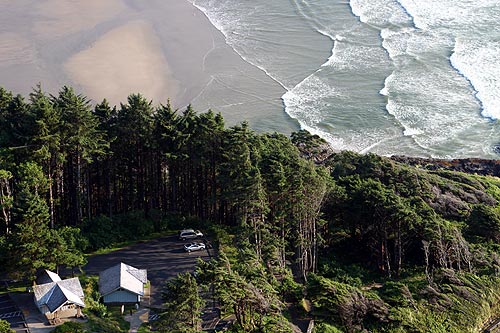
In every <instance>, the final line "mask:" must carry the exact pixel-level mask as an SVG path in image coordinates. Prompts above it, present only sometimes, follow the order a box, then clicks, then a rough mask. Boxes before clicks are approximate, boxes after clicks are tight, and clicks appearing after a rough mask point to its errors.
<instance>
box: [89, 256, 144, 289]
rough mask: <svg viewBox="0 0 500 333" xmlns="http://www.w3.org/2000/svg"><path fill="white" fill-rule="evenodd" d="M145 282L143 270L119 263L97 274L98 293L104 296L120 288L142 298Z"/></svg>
mask: <svg viewBox="0 0 500 333" xmlns="http://www.w3.org/2000/svg"><path fill="white" fill-rule="evenodd" d="M147 281H148V278H147V271H146V270H145V269H138V268H135V267H132V266H130V265H127V264H124V263H119V264H117V265H115V266H113V267H110V268H108V269H106V270H105V271H102V272H101V273H99V292H100V293H101V295H102V296H105V295H108V294H110V293H112V292H114V291H116V290H118V289H120V288H121V289H125V290H128V291H130V292H132V293H134V294H137V295H141V296H142V295H144V284H145V283H146V282H147Z"/></svg>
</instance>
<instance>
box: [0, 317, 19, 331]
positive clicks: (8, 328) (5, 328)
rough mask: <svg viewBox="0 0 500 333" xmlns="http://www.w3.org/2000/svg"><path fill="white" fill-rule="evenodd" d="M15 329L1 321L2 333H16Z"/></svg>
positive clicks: (0, 329)
mask: <svg viewBox="0 0 500 333" xmlns="http://www.w3.org/2000/svg"><path fill="white" fill-rule="evenodd" d="M15 332H16V331H14V330H13V329H11V328H10V324H9V322H7V321H5V320H3V319H0V333H15Z"/></svg>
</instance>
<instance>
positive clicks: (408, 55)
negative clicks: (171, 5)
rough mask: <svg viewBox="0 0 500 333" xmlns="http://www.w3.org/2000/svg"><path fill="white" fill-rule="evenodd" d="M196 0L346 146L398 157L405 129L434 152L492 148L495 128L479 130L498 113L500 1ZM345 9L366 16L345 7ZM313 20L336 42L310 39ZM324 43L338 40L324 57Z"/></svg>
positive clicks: (299, 114) (316, 123)
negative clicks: (396, 145)
mask: <svg viewBox="0 0 500 333" xmlns="http://www.w3.org/2000/svg"><path fill="white" fill-rule="evenodd" d="M189 1H192V2H194V4H195V5H196V6H197V7H198V8H200V9H201V10H202V11H203V12H204V13H205V15H206V16H207V17H208V18H209V19H210V20H211V22H212V23H213V24H214V25H215V26H216V27H217V28H218V29H219V30H220V31H221V32H222V33H223V34H224V36H225V37H226V41H227V43H228V44H229V45H231V46H232V47H233V49H234V50H235V51H236V52H237V53H238V54H239V55H240V56H241V57H242V58H243V59H244V60H245V61H247V62H249V63H251V64H253V65H254V66H256V67H258V68H260V69H261V70H262V71H264V72H265V73H266V74H267V75H268V76H269V77H271V78H273V79H274V80H275V81H276V82H279V83H280V84H281V85H282V86H283V87H284V88H285V89H286V90H287V93H286V94H285V95H283V96H282V99H283V103H284V106H285V111H286V112H287V113H288V114H289V115H290V116H291V117H293V118H295V119H297V120H298V121H299V123H300V124H301V127H302V128H305V129H308V130H309V131H311V132H312V133H315V134H318V135H320V136H322V137H323V138H325V139H326V140H328V141H329V142H330V143H331V144H332V145H333V146H334V147H336V148H337V149H354V150H358V151H363V152H365V151H371V150H372V149H373V150H377V151H378V152H382V153H385V152H384V149H385V150H387V151H388V152H389V153H390V152H391V150H392V149H395V148H394V144H393V143H394V141H391V140H394V135H395V134H394V133H399V135H400V136H401V140H400V141H405V142H411V141H412V140H413V141H414V142H415V143H417V144H418V146H419V147H423V149H424V150H425V151H428V152H430V154H431V155H434V156H452V157H457V156H458V157H460V154H468V153H470V154H472V153H477V152H479V154H482V153H483V152H489V151H490V150H488V148H487V147H486V148H485V146H487V145H488V144H489V143H488V142H491V141H492V140H493V138H494V137H495V135H490V137H488V138H487V139H488V140H489V141H488V142H484V141H485V140H482V139H481V137H480V136H478V135H477V134H476V133H481V132H482V131H483V132H484V131H489V130H490V127H489V126H491V124H490V123H488V121H487V120H485V119H483V118H481V117H478V114H479V110H480V106H481V105H482V107H483V109H482V114H483V116H484V117H490V118H497V117H500V105H499V100H500V96H499V95H498V94H499V93H498V92H499V91H500V89H499V88H500V87H499V82H498V78H499V77H500V72H499V71H500V59H499V58H500V56H499V54H500V45H499V42H498V41H497V39H496V38H497V37H495V36H498V35H500V26H499V25H498V21H499V19H500V3H499V0H475V1H473V0H462V1H456V0H440V1H438V2H437V1H435V0H350V1H349V3H348V4H346V3H344V4H342V0H338V1H335V0H316V1H305V0H293V1H289V0H286V1H285V0H275V1H272V2H269V1H264V0H255V2H253V3H252V4H249V3H248V2H245V1H243V0H189ZM290 5H291V6H292V7H293V8H289V7H290ZM347 5H349V6H350V11H351V12H352V13H354V14H355V15H357V16H358V17H359V21H360V22H364V23H365V24H363V23H359V22H358V21H356V24H354V23H353V22H351V21H349V20H348V18H346V17H342V16H339V15H338V12H339V10H344V9H345V10H346V11H348V10H349V7H348V6H347ZM342 6H344V7H345V8H343V9H342ZM348 13H349V12H348ZM297 20H299V21H297ZM300 20H301V21H302V23H303V25H302V26H301V28H300V29H296V30H294V29H295V24H296V23H298V22H300ZM308 27H310V28H312V29H313V30H314V31H316V32H317V33H318V34H322V35H323V36H326V37H327V38H328V39H329V40H330V41H328V40H327V39H326V38H325V39H323V40H322V41H318V43H316V42H311V39H310V38H311V37H310V36H311V35H307V34H303V35H301V33H302V32H304V31H305V30H307V28H308ZM375 29H376V30H378V31H379V36H380V37H379V38H377V37H376V36H375V38H373V37H372V36H373V35H374V34H375V33H374V31H375ZM297 34H299V35H297ZM292 36H296V38H295V39H292ZM320 42H321V43H323V45H328V42H330V43H333V45H331V44H330V46H331V48H330V49H326V50H325V49H323V50H324V51H325V52H324V53H320V52H317V50H318V46H319V45H320ZM325 43H326V44H325ZM314 52H316V53H314ZM328 52H330V55H329V56H328ZM313 53H314V55H313V56H310V54H313ZM450 55H451V57H450ZM327 57H328V58H327ZM307 63H308V65H307ZM452 66H453V67H452ZM376 80H378V82H377V81H376ZM377 92H378V93H379V94H378V95H377ZM368 96H372V97H368ZM373 96H375V97H373ZM377 96H378V99H377ZM370 98H371V99H370ZM478 101H480V102H481V105H480V103H479V102H478ZM377 103H379V104H377ZM384 105H385V112H384ZM379 110H380V114H379V113H378V112H379ZM381 114H383V117H382V116H380V115H381ZM384 119H386V120H384ZM375 124H376V125H375ZM376 126H380V127H379V128H377V127H376ZM390 126H394V128H393V129H389V127H390ZM398 126H399V127H398ZM472 137H473V138H474V140H473V141H472V142H471V139H470V138H472ZM396 141H397V140H396ZM401 147H402V148H401ZM401 147H400V148H397V149H403V151H396V152H394V153H405V152H404V145H402V146H401ZM410 151H415V150H413V148H412V149H410ZM455 152H456V153H455ZM454 154H458V155H454Z"/></svg>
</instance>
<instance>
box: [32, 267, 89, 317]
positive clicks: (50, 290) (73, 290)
mask: <svg viewBox="0 0 500 333" xmlns="http://www.w3.org/2000/svg"><path fill="white" fill-rule="evenodd" d="M54 274H55V273H54ZM56 275H57V274H56ZM57 277H59V276H58V275H57ZM33 292H34V294H35V302H36V303H37V306H38V307H41V306H42V305H46V306H47V307H48V308H49V311H50V312H51V313H53V312H55V311H57V310H58V309H59V308H60V307H61V306H63V305H64V304H66V302H70V303H73V304H77V305H79V306H81V307H85V303H84V301H83V298H84V295H83V289H82V286H81V284H80V280H79V279H78V278H71V279H66V280H61V279H60V278H59V280H58V281H54V282H49V283H44V284H39V285H36V286H33Z"/></svg>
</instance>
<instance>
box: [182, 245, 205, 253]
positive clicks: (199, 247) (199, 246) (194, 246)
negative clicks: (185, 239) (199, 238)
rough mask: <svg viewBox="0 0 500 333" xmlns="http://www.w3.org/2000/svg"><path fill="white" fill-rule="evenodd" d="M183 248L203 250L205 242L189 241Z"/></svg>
mask: <svg viewBox="0 0 500 333" xmlns="http://www.w3.org/2000/svg"><path fill="white" fill-rule="evenodd" d="M184 250H186V252H191V251H200V250H205V244H203V243H191V244H186V245H184Z"/></svg>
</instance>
